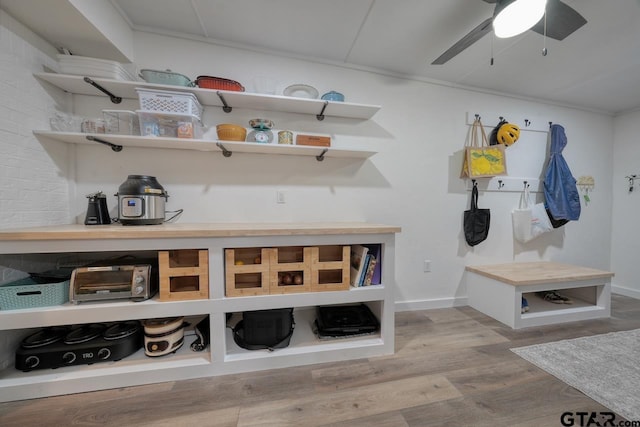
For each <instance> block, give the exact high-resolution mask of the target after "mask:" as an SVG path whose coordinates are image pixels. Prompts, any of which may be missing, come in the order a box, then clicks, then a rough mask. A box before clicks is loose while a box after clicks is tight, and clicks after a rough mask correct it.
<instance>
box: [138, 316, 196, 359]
mask: <svg viewBox="0 0 640 427" xmlns="http://www.w3.org/2000/svg"><path fill="white" fill-rule="evenodd" d="M143 324H144V353H145V354H146V355H147V356H151V357H157V356H164V355H165V354H170V353H173V352H175V351H177V350H178V349H179V348H180V347H182V344H184V328H185V326H188V325H189V324H188V323H186V322H185V321H184V317H165V318H161V319H148V320H145V321H144V322H143Z"/></svg>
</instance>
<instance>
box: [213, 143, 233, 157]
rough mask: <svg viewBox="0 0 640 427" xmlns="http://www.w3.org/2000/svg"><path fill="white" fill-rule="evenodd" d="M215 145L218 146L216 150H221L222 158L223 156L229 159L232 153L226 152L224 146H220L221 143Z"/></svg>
mask: <svg viewBox="0 0 640 427" xmlns="http://www.w3.org/2000/svg"><path fill="white" fill-rule="evenodd" d="M216 145H217V146H218V148H220V149H221V150H222V155H223V156H225V157H231V155H232V154H233V152H231V151H229V150H227V149H226V148H225V146H224V145H222V143H220V142H216Z"/></svg>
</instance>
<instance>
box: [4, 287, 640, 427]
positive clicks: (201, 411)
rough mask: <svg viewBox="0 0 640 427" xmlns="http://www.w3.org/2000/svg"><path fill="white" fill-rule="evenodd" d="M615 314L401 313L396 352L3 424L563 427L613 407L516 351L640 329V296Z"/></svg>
mask: <svg viewBox="0 0 640 427" xmlns="http://www.w3.org/2000/svg"><path fill="white" fill-rule="evenodd" d="M612 307H613V313H612V317H611V318H610V319H603V320H591V321H582V322H573V323H565V324H562V325H556V326H544V327H535V328H526V329H522V330H518V331H514V330H512V329H510V328H509V327H506V326H503V325H502V324H500V323H498V322H497V321H495V320H493V319H491V318H489V317H487V316H485V315H483V314H481V313H479V312H478V311H476V310H474V309H472V308H470V307H461V308H448V309H438V310H424V311H414V312H405V313H397V314H396V353H395V354H394V355H393V356H387V357H377V358H371V359H361V360H354V361H347V362H340V363H329V364H320V365H312V366H304V367H295V368H287V369H278V370H270V371H262V372H254V373H247V374H239V375H227V376H223V377H213V378H203V379H196V380H186V381H177V382H168V383H162V384H153V385H148V386H139V387H128V388H122V389H116V390H105V391H99V392H92V393H82V394H76V395H69V396H58V397H51V398H45V399H33V400H28V401H20V402H9V403H1V404H0V426H3V427H8V426H21V427H24V426H70V425H74V426H95V425H104V426H119V427H125V426H160V427H162V426H171V427H177V426H252V425H259V426H287V425H290V426H305V427H311V426H345V427H346V426H349V427H358V426H392V427H396V426H397V427H402V426H445V425H451V426H555V425H561V424H560V416H561V414H562V413H563V412H565V411H573V412H577V411H587V412H591V411H607V408H604V407H602V406H601V405H600V404H598V403H596V402H595V401H593V400H591V399H590V398H588V397H586V396H584V395H583V394H581V393H580V392H579V391H577V390H575V389H573V388H572V387H570V386H567V385H566V384H564V383H563V382H561V381H559V380H557V379H556V378H554V377H553V376H551V375H548V374H546V373H545V372H544V371H542V370H540V369H538V368H536V367H534V366H533V365H531V364H530V363H528V362H526V361H525V360H523V359H521V358H520V357H518V356H517V355H515V354H514V353H512V352H511V351H510V350H509V349H510V348H513V347H520V346H524V345H530V344H537V343H542V342H550V341H557V340H561V339H568V338H575V337H579V336H585V335H595V334H601V333H606V332H612V331H619V330H629V329H637V328H640V300H635V299H631V298H626V297H622V296H619V295H614V296H613V297H612ZM618 419H620V418H618Z"/></svg>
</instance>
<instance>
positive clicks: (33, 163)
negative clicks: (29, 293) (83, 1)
mask: <svg viewBox="0 0 640 427" xmlns="http://www.w3.org/2000/svg"><path fill="white" fill-rule="evenodd" d="M52 55H55V50H53V48H52V47H51V46H49V45H48V44H47V43H46V42H44V41H43V40H41V39H39V38H38V37H36V36H35V35H34V34H33V33H32V32H30V31H29V30H27V29H26V28H24V27H23V26H22V25H21V24H19V23H18V22H17V21H15V20H14V19H13V18H11V17H10V16H8V15H7V14H6V13H5V12H3V11H2V10H0V99H1V100H2V101H1V102H0V228H3V229H4V228H15V227H24V226H35V225H47V224H66V223H69V222H70V216H69V212H70V209H69V192H68V187H69V185H68V174H69V171H68V168H69V164H68V151H69V150H68V148H67V147H65V146H64V145H61V144H57V145H52V146H48V147H47V148H45V147H43V146H42V145H41V144H40V143H39V142H38V141H37V140H36V139H35V138H34V136H33V134H32V130H33V129H42V128H46V127H48V126H49V117H51V115H52V114H53V112H54V111H55V108H56V102H57V103H59V104H60V105H58V107H59V108H62V109H64V105H65V104H64V101H65V100H64V98H60V96H59V94H55V97H56V99H55V100H54V98H52V96H51V95H50V94H48V93H47V92H46V91H45V90H44V88H43V87H42V86H41V85H40V84H38V83H37V82H36V80H35V78H34V77H33V73H34V72H39V71H42V70H43V66H48V67H51V68H55V66H56V62H55V60H54V59H53V57H52ZM33 265H34V264H33V259H30V258H29V257H26V258H24V257H22V256H11V257H7V256H5V257H3V258H2V262H1V263H0V283H6V282H10V281H12V280H15V279H17V278H20V277H23V276H24V274H25V273H24V272H23V270H25V271H27V270H28V269H29V267H30V266H31V267H32V266H33ZM25 334H26V332H25V331H22V330H19V331H2V333H0V370H2V369H4V368H6V367H7V366H9V365H10V364H11V363H12V362H13V358H14V350H15V348H16V346H17V344H18V343H19V341H20V340H21V339H22V338H23V337H24V336H25Z"/></svg>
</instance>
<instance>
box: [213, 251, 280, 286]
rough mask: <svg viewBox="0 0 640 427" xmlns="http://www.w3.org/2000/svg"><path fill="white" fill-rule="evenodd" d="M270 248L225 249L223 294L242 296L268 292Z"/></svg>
mask: <svg viewBox="0 0 640 427" xmlns="http://www.w3.org/2000/svg"><path fill="white" fill-rule="evenodd" d="M273 251H274V249H271V248H237V249H225V251H224V256H225V262H224V266H225V295H226V296H228V297H243V296H254V295H267V294H269V265H270V259H271V256H272V255H271V254H272V252H273Z"/></svg>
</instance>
